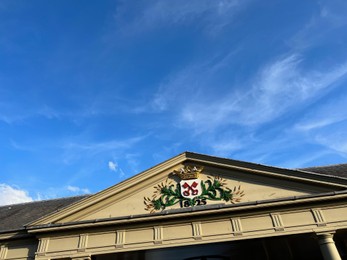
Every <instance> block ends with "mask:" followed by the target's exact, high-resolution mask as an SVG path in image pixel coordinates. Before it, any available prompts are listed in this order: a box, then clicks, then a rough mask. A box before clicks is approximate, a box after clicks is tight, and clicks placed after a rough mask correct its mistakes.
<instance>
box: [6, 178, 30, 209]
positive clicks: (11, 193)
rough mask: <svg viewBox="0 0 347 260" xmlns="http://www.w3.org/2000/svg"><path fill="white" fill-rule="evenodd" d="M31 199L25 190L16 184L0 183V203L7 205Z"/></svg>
mask: <svg viewBox="0 0 347 260" xmlns="http://www.w3.org/2000/svg"><path fill="white" fill-rule="evenodd" d="M30 201H33V198H32V197H31V196H30V195H29V194H28V192H27V191H25V190H22V189H20V188H19V187H16V186H10V185H8V184H5V183H0V205H9V204H16V203H23V202H30Z"/></svg>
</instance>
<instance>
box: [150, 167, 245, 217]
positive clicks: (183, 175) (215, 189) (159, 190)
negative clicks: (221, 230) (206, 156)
mask: <svg viewBox="0 0 347 260" xmlns="http://www.w3.org/2000/svg"><path fill="white" fill-rule="evenodd" d="M203 169H204V168H203V167H197V166H184V167H183V168H181V169H180V170H178V171H177V170H175V171H173V176H177V177H179V178H180V182H176V183H174V182H173V181H172V180H169V179H166V181H165V182H163V183H160V184H158V185H157V186H155V187H154V189H155V191H154V193H153V195H152V197H151V198H149V197H144V204H145V210H147V211H149V212H150V213H154V212H156V211H160V210H164V209H166V208H167V207H171V206H174V205H176V204H179V206H180V207H181V208H185V207H194V206H202V205H206V204H207V203H208V201H225V202H230V203H233V204H234V203H237V202H240V201H241V199H242V197H243V196H244V195H245V193H244V191H243V190H241V185H239V186H235V187H233V189H230V188H228V187H227V186H226V185H227V183H226V180H225V179H223V178H221V177H218V176H214V177H210V176H208V177H207V178H208V180H206V181H203V180H200V179H199V175H200V173H201V172H202V171H203Z"/></svg>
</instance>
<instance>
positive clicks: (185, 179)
mask: <svg viewBox="0 0 347 260" xmlns="http://www.w3.org/2000/svg"><path fill="white" fill-rule="evenodd" d="M202 170H203V168H202V167H201V168H197V167H196V166H194V167H190V166H187V167H185V168H181V169H180V170H179V171H174V174H176V175H177V176H179V177H180V178H181V181H180V186H181V195H182V197H184V198H188V199H192V198H194V197H197V196H200V195H201V194H202V188H201V180H199V173H200V172H201V171H202Z"/></svg>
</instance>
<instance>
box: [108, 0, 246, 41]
mask: <svg viewBox="0 0 347 260" xmlns="http://www.w3.org/2000/svg"><path fill="white" fill-rule="evenodd" d="M247 2H249V1H239V0H215V1H210V0H191V1H184V0H178V1H170V2H167V1H160V0H155V1H151V2H146V4H145V5H140V6H138V8H139V9H140V10H141V11H140V12H138V13H139V14H140V15H137V16H136V17H134V18H133V19H132V20H129V16H130V13H131V12H130V10H132V9H134V8H135V9H136V7H135V6H134V5H132V4H133V3H130V2H128V1H124V2H123V3H122V4H121V5H119V6H118V8H117V10H116V13H115V15H114V17H115V20H116V21H117V24H120V25H121V26H120V28H122V32H123V33H143V32H145V31H148V30H152V29H155V28H159V27H162V26H170V25H181V24H189V23H194V24H195V26H197V27H200V26H201V27H203V28H204V29H205V31H206V32H207V33H211V34H214V33H216V32H219V31H220V30H221V29H222V28H223V27H224V26H226V25H227V24H229V23H231V21H232V17H233V15H234V14H235V13H236V12H237V11H238V10H239V9H240V8H241V7H242V6H244V5H245V4H246V3H247Z"/></svg>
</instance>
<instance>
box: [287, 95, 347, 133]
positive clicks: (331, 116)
mask: <svg viewBox="0 0 347 260" xmlns="http://www.w3.org/2000/svg"><path fill="white" fill-rule="evenodd" d="M346 104H347V95H346V94H343V93H341V95H340V96H339V97H335V98H334V99H333V100H329V101H326V102H325V104H321V105H320V106H319V107H318V108H315V109H314V110H313V111H310V112H307V113H306V114H305V115H303V117H302V118H301V119H300V120H299V121H298V122H297V123H296V124H295V126H294V129H295V130H298V131H302V132H312V131H314V130H318V129H321V128H324V127H327V126H330V125H333V124H337V123H340V122H342V121H345V120H347V113H346V110H345V107H346Z"/></svg>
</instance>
